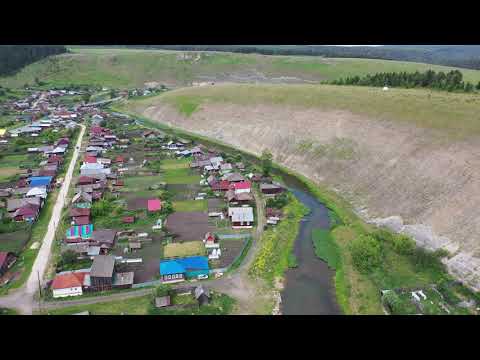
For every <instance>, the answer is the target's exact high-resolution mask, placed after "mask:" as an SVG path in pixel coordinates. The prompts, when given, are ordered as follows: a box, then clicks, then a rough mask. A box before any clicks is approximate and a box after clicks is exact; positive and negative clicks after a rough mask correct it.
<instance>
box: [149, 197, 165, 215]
mask: <svg viewBox="0 0 480 360" xmlns="http://www.w3.org/2000/svg"><path fill="white" fill-rule="evenodd" d="M147 210H148V211H149V212H154V211H160V210H162V202H161V201H160V200H159V199H149V200H148V201H147Z"/></svg>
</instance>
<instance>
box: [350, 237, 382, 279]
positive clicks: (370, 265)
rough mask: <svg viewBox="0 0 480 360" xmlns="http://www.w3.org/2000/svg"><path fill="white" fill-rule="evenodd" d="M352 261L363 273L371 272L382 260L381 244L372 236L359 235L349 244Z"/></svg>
mask: <svg viewBox="0 0 480 360" xmlns="http://www.w3.org/2000/svg"><path fill="white" fill-rule="evenodd" d="M350 251H351V254H352V261H353V264H354V265H355V267H356V268H357V269H358V270H359V271H360V272H363V273H368V272H371V271H372V270H373V269H374V268H375V267H377V266H378V265H380V262H381V261H382V246H381V244H380V242H379V241H378V240H376V239H375V238H374V237H372V236H368V235H360V236H359V237H358V238H357V239H355V240H354V241H352V243H351V244H350Z"/></svg>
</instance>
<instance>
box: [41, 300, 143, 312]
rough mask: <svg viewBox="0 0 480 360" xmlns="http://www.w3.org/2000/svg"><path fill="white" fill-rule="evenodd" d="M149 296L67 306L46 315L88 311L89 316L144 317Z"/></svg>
mask: <svg viewBox="0 0 480 360" xmlns="http://www.w3.org/2000/svg"><path fill="white" fill-rule="evenodd" d="M151 298H152V297H151V296H150V295H146V296H143V297H137V298H133V299H125V300H117V301H110V302H104V303H98V304H90V305H78V306H69V307H64V308H60V309H56V310H50V311H48V315H72V314H76V313H79V312H82V311H89V312H90V314H91V315H120V314H124V315H146V314H147V313H148V310H149V308H150V303H151Z"/></svg>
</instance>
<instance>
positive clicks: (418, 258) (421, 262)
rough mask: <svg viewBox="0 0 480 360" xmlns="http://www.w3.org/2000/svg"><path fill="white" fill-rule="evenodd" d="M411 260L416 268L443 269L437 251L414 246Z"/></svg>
mask: <svg viewBox="0 0 480 360" xmlns="http://www.w3.org/2000/svg"><path fill="white" fill-rule="evenodd" d="M412 261H413V264H414V266H415V267H416V268H417V270H437V271H442V270H443V267H444V266H443V264H442V262H441V261H440V256H439V254H438V253H437V252H432V251H428V250H425V249H423V248H416V249H415V250H414V252H413V254H412Z"/></svg>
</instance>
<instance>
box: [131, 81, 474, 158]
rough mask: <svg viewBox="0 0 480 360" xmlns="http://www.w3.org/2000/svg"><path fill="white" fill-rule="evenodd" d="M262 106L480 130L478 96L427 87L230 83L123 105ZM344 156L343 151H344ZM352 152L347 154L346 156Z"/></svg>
mask: <svg viewBox="0 0 480 360" xmlns="http://www.w3.org/2000/svg"><path fill="white" fill-rule="evenodd" d="M189 102H195V103H197V104H198V105H199V106H198V107H197V108H200V107H201V105H203V104H210V103H228V104H237V105H241V106H255V105H258V104H267V105H282V106H294V107H299V108H308V109H310V108H318V109H322V110H327V111H328V110H345V111H350V112H353V113H355V114H359V115H364V116H368V117H370V118H372V119H377V120H379V121H382V120H396V121H401V122H406V123H411V124H414V125H416V126H419V127H424V128H432V129H437V130H441V131H443V132H445V133H449V134H451V135H458V136H467V135H475V134H479V133H480V115H479V113H478V107H479V105H480V97H479V96H478V95H477V94H459V93H448V92H439V91H432V90H425V89H391V90H390V91H382V89H381V88H372V87H355V86H335V85H246V84H228V85H216V86H210V87H202V88H185V89H179V90H174V91H170V92H166V93H164V94H162V95H159V96H156V97H152V98H150V99H146V100H144V101H137V102H135V103H132V102H127V103H126V104H125V107H127V108H130V109H132V110H133V111H135V112H137V113H141V112H142V111H143V110H144V109H145V108H147V107H149V106H155V105H158V104H161V103H166V104H171V105H173V106H174V107H176V108H177V109H178V111H180V108H182V107H183V106H184V104H185V103H189ZM340 155H342V154H340ZM343 155H348V154H343Z"/></svg>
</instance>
